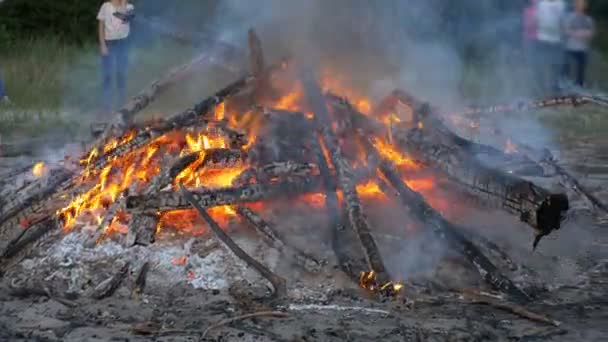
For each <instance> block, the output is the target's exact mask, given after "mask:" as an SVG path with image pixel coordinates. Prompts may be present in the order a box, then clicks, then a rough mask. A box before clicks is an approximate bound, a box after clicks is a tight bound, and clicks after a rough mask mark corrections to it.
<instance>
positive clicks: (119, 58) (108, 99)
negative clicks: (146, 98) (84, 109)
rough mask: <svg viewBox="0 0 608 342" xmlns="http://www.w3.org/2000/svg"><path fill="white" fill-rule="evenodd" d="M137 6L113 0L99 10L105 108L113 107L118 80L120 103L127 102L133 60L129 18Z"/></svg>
mask: <svg viewBox="0 0 608 342" xmlns="http://www.w3.org/2000/svg"><path fill="white" fill-rule="evenodd" d="M133 10H134V7H133V5H132V4H129V3H127V0H111V1H107V2H105V3H104V4H103V5H102V6H101V8H100V9H99V13H98V14H97V20H98V21H99V33H98V34H99V49H100V52H101V59H102V77H103V107H104V110H106V111H108V112H109V111H111V110H112V107H113V96H112V93H113V92H112V81H113V80H114V79H115V80H116V88H117V91H118V102H119V104H120V105H122V104H124V102H125V99H126V95H127V67H128V63H129V54H128V52H129V40H128V38H129V33H130V31H131V27H130V24H129V21H130V19H131V17H132V13H133Z"/></svg>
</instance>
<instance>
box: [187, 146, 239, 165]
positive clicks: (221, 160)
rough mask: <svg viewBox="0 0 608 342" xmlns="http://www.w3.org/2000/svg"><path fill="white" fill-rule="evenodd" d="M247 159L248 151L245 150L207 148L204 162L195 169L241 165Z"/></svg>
mask: <svg viewBox="0 0 608 342" xmlns="http://www.w3.org/2000/svg"><path fill="white" fill-rule="evenodd" d="M246 159H247V152H245V151H243V150H237V149H229V148H213V149H209V150H205V152H204V157H203V160H202V162H201V163H200V165H198V166H197V167H196V168H195V169H194V171H198V170H204V169H222V168H230V167H235V166H240V165H242V164H243V162H244V161H245V160H246Z"/></svg>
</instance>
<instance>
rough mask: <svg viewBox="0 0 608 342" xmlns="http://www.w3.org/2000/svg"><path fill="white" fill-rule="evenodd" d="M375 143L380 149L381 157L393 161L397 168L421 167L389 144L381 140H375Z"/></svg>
mask: <svg viewBox="0 0 608 342" xmlns="http://www.w3.org/2000/svg"><path fill="white" fill-rule="evenodd" d="M373 143H374V146H375V147H376V148H377V149H378V152H380V155H382V157H384V158H386V159H388V160H390V161H392V162H393V163H394V164H395V165H396V166H397V167H405V168H410V169H417V168H418V167H419V166H418V164H417V163H416V162H415V161H414V160H413V159H411V158H409V157H408V156H405V155H404V154H402V153H401V152H399V151H397V149H396V148H395V147H394V146H392V145H390V144H387V143H386V142H384V141H382V140H381V139H378V138H374V139H373Z"/></svg>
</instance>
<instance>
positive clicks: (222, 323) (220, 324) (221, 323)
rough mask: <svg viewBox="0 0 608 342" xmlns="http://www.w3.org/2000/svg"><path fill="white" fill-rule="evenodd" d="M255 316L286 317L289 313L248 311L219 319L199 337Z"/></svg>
mask: <svg viewBox="0 0 608 342" xmlns="http://www.w3.org/2000/svg"><path fill="white" fill-rule="evenodd" d="M257 317H274V318H287V317H289V314H288V313H287V312H283V311H260V312H253V313H249V314H245V315H240V316H236V317H231V318H227V319H224V320H221V321H219V322H217V323H215V324H213V325H211V326H210V327H208V328H207V329H205V331H203V336H202V337H201V338H205V337H206V336H207V334H209V332H210V331H211V330H214V329H217V328H220V327H223V326H226V325H229V324H232V323H234V322H238V321H242V320H245V319H250V318H257Z"/></svg>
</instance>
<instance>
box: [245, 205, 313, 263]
mask: <svg viewBox="0 0 608 342" xmlns="http://www.w3.org/2000/svg"><path fill="white" fill-rule="evenodd" d="M236 212H237V214H238V215H239V216H240V217H241V218H243V219H245V220H246V221H247V222H248V223H249V224H250V225H251V226H252V227H253V228H254V229H255V230H256V232H258V234H259V235H260V236H262V238H263V239H264V241H266V243H267V244H268V245H269V246H271V247H273V248H275V249H276V250H278V251H279V252H281V253H283V254H285V255H287V256H288V257H291V258H292V259H293V260H294V261H295V262H296V264H297V265H298V266H300V267H302V268H304V269H305V270H307V271H308V272H312V273H316V272H319V271H320V270H321V263H320V262H319V261H318V260H316V259H315V258H314V257H313V256H311V255H308V254H306V253H305V252H303V251H301V250H300V249H298V248H296V247H294V246H289V245H287V243H286V242H285V239H284V238H283V237H282V236H281V234H280V233H279V232H278V231H276V229H274V228H273V227H272V226H271V225H270V224H269V223H268V222H267V221H266V220H264V219H263V218H262V217H260V216H259V215H258V214H257V213H256V212H254V211H253V210H251V209H249V208H247V207H244V206H239V207H237V208H236Z"/></svg>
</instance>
